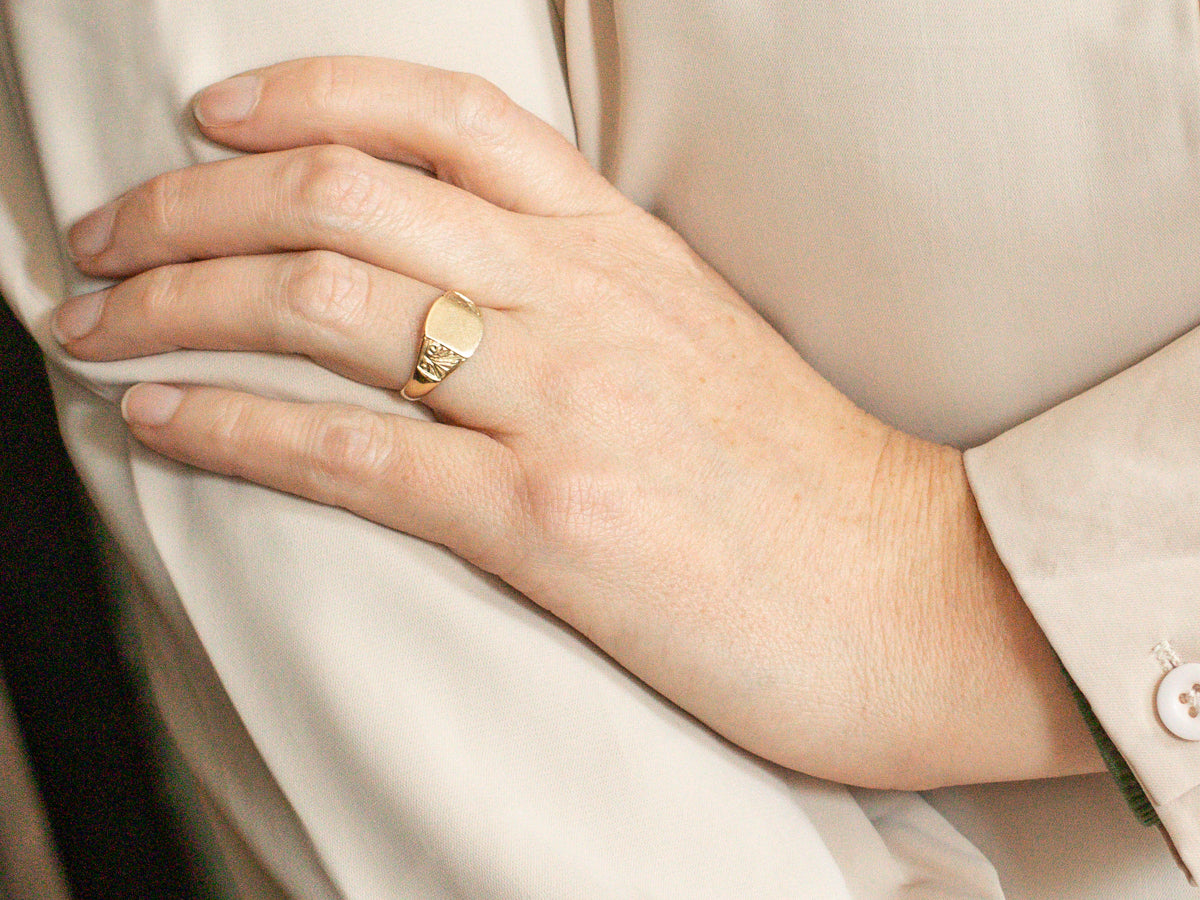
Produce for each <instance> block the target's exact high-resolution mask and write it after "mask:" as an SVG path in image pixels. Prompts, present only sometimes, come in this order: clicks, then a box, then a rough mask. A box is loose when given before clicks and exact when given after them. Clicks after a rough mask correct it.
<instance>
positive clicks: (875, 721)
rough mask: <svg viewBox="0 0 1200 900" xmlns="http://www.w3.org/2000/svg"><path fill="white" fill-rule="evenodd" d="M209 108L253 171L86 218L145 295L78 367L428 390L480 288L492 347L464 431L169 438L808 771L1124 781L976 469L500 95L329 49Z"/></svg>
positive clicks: (84, 321) (284, 419)
mask: <svg viewBox="0 0 1200 900" xmlns="http://www.w3.org/2000/svg"><path fill="white" fill-rule="evenodd" d="M251 107H252V108H251ZM234 112H239V113H240V114H241V117H240V118H239V117H238V116H234V115H233V113H234ZM197 117H198V119H199V120H200V121H201V124H202V127H203V128H204V131H205V133H206V134H207V135H209V136H210V137H211V138H213V139H214V140H217V141H220V142H222V143H224V144H227V145H229V146H231V147H234V148H237V149H240V150H245V151H251V153H250V155H246V156H242V157H239V158H236V159H232V160H227V161H223V162H218V163H213V164H207V165H199V166H194V167H192V168H189V169H185V170H182V171H178V172H171V173H168V174H165V175H162V176H160V177H158V178H156V179H154V180H152V181H150V182H149V183H147V184H145V185H142V186H141V187H138V188H136V189H134V190H132V191H131V192H129V193H128V194H126V195H125V196H123V197H121V198H119V199H118V200H117V201H115V202H114V203H112V204H110V205H109V206H107V207H105V208H104V209H102V210H100V211H98V212H97V213H94V214H92V216H90V217H89V218H88V219H86V220H84V221H83V222H82V223H80V224H79V225H77V226H76V227H75V229H73V231H72V234H71V243H72V248H73V251H74V253H75V254H76V257H77V260H78V265H79V267H80V268H81V269H82V270H83V271H84V272H86V273H88V274H91V275H95V276H101V277H107V278H113V279H118V278H125V279H127V280H125V281H123V282H121V283H120V284H118V285H116V286H115V287H113V288H112V289H110V290H109V291H107V292H102V293H100V294H96V295H91V296H89V297H85V298H77V299H74V300H71V301H69V302H68V303H67V304H65V305H64V307H63V308H62V310H60V312H59V314H58V318H57V320H56V323H57V327H58V329H59V332H60V334H61V335H62V336H63V339H64V343H65V346H66V348H67V350H68V351H69V352H71V353H72V354H74V355H76V356H78V357H80V358H84V359H94V360H106V359H116V358H125V357H130V356H137V355H144V354H150V353H158V352H162V351H165V350H169V349H174V348H180V347H187V348H204V349H230V350H232V349H253V350H265V351H272V352H278V353H299V354H305V355H307V356H309V357H311V358H312V359H313V360H315V361H317V362H318V363H320V364H321V365H324V366H326V367H327V368H329V369H331V370H334V371H336V372H339V373H342V374H345V375H348V376H349V377H351V378H354V379H357V380H359V381H361V382H364V383H369V384H372V385H378V386H383V387H388V388H393V389H398V388H400V386H401V385H402V384H403V383H404V382H405V381H406V380H407V378H408V375H409V373H410V372H411V370H412V366H413V362H414V358H415V354H416V351H417V344H418V335H419V333H420V329H421V323H422V321H423V318H424V315H425V313H426V311H427V309H428V308H429V305H430V303H431V302H432V301H433V299H434V298H435V297H436V296H437V295H438V294H440V293H441V291H442V290H444V289H449V288H452V289H455V290H458V291H461V292H462V293H464V294H466V295H467V296H469V297H471V298H472V299H473V300H474V301H475V302H476V303H477V304H478V305H479V307H480V309H481V311H482V316H483V324H484V337H483V342H482V345H481V346H480V348H479V350H478V352H477V353H476V355H475V356H473V357H472V358H471V359H469V360H468V361H466V362H465V363H463V365H462V366H461V368H460V369H459V370H457V371H456V372H454V373H453V374H451V375H450V376H449V377H448V378H447V379H446V381H445V383H443V384H442V385H440V386H439V387H437V388H436V389H435V390H434V391H433V392H432V393H430V394H429V395H428V396H427V397H426V398H425V400H424V402H425V403H426V405H427V406H428V407H429V408H430V409H431V410H432V411H433V413H434V414H435V416H436V417H437V419H438V421H437V422H429V421H423V420H419V419H415V418H410V417H404V416H386V415H380V414H377V413H373V412H369V411H366V410H363V409H358V408H352V407H348V406H335V405H305V404H289V403H283V402H278V401H272V400H268V399H264V398H260V397H256V396H252V395H249V394H245V393H237V392H233V391H228V390H218V389H215V388H208V387H179V386H162V385H141V386H137V387H134V388H132V389H131V390H130V392H129V393H128V394H127V395H126V398H125V401H124V404H123V409H124V412H125V415H126V418H127V419H128V421H129V423H130V426H131V428H132V429H133V433H134V434H135V435H136V436H137V438H138V439H139V440H141V441H143V442H144V443H145V444H146V445H148V446H149V447H151V448H153V449H155V450H156V451H158V452H160V453H163V454H166V455H167V456H170V457H173V458H175V459H178V460H182V461H184V462H187V463H190V464H192V465H196V466H200V467H203V468H206V469H211V470H213V471H216V472H221V473H227V474H231V475H235V476H238V477H241V478H246V479H249V480H252V481H256V482H259V483H262V484H266V485H269V486H272V487H275V488H278V489H280V490H284V491H289V492H293V493H296V494H300V495H302V496H305V497H309V498H312V499H314V500H317V501H319V502H322V503H329V504H335V505H338V506H343V507H345V508H347V509H349V510H351V511H353V512H355V513H357V514H359V515H362V516H365V517H367V518H370V519H373V520H375V521H377V522H379V523H381V524H383V525H386V526H388V527H390V528H396V529H400V530H403V531H406V532H409V533H411V534H414V535H417V536H419V537H422V538H425V539H428V540H431V541H436V542H438V543H441V544H444V545H445V546H447V547H448V548H450V549H451V550H452V551H454V552H455V553H457V554H459V555H460V556H462V557H463V558H464V559H467V560H469V561H470V562H472V563H474V564H476V565H478V566H480V567H481V568H483V569H486V570H488V571H490V572H493V573H495V574H496V575H498V576H499V577H501V578H503V579H504V580H505V581H507V582H509V583H510V584H512V585H513V586H514V587H516V588H518V589H519V590H521V591H522V592H524V593H525V594H526V595H528V596H529V597H530V598H531V599H532V600H534V601H535V602H537V603H539V604H540V605H542V606H543V607H545V608H546V609H547V610H549V611H550V612H551V613H553V614H554V615H556V616H559V617H560V618H562V619H563V620H564V621H566V622H568V623H569V624H570V625H572V626H574V627H575V628H576V629H578V630H579V631H580V632H582V633H583V634H584V635H586V636H587V637H588V638H590V639H591V640H592V641H594V642H595V643H596V644H597V645H598V646H599V647H600V648H601V649H603V650H604V651H605V652H607V653H609V654H611V655H612V656H613V657H614V658H615V659H617V660H618V661H619V662H620V663H622V664H623V665H624V666H626V667H627V668H628V669H629V670H630V671H631V672H633V673H634V674H636V675H637V676H639V677H640V678H642V679H643V680H645V681H646V682H647V683H648V684H649V685H650V686H652V687H653V688H655V689H657V690H659V691H661V692H662V693H664V694H665V695H666V696H668V697H670V698H671V699H672V700H674V701H675V702H677V703H679V704H680V705H681V706H683V707H684V708H686V709H687V710H689V711H690V712H692V713H693V714H695V715H696V716H698V717H699V718H700V719H702V720H703V721H705V722H706V723H708V724H709V725H710V726H711V727H713V728H714V729H716V730H717V731H719V732H720V733H722V734H724V735H726V736H727V737H728V738H729V739H731V740H733V741H734V742H736V743H738V744H740V745H742V746H744V747H746V748H748V749H749V750H752V751H754V752H756V753H759V754H761V755H763V756H765V757H766V758H768V759H770V760H773V761H775V762H778V763H781V764H783V765H786V766H791V767H794V768H798V769H801V770H803V771H806V772H808V773H810V774H814V775H818V776H822V777H827V778H833V779H836V780H840V781H846V782H852V783H859V784H866V785H872V786H899V787H926V786H933V785H937V784H945V783H951V782H955V781H974V780H984V779H994V778H1012V777H1031V776H1035V775H1044V774H1055V773H1059V772H1069V771H1082V770H1085V769H1090V768H1095V766H1096V760H1095V756H1094V751H1092V750H1091V744H1090V741H1089V740H1088V739H1087V737H1086V734H1085V732H1084V731H1083V729H1082V726H1081V725H1080V724H1079V722H1078V717H1077V715H1076V714H1075V713H1074V710H1073V709H1072V707H1071V701H1070V699H1069V697H1068V695H1067V693H1066V691H1065V688H1064V686H1063V683H1062V679H1061V676H1060V674H1059V671H1058V667H1057V663H1056V661H1055V660H1054V657H1053V654H1052V653H1051V652H1050V650H1049V648H1048V647H1047V646H1046V644H1045V641H1044V638H1042V636H1041V634H1040V632H1039V631H1038V630H1037V628H1036V626H1035V625H1034V623H1033V622H1032V620H1031V619H1030V617H1029V615H1028V613H1027V612H1026V611H1025V609H1024V607H1023V605H1022V604H1021V602H1020V600H1019V598H1018V597H1017V596H1016V594H1015V592H1014V591H1013V588H1012V585H1011V583H1009V581H1008V579H1007V576H1006V575H1005V573H1004V570H1003V568H1002V567H1001V566H1000V564H999V562H998V560H997V559H996V557H995V553H994V551H993V550H992V548H991V545H990V543H989V542H988V539H987V536H986V534H985V533H984V531H983V529H982V526H981V525H980V522H979V520H978V515H977V513H976V511H975V508H974V504H973V502H972V500H971V496H970V492H969V490H968V488H967V485H966V481H965V478H964V475H963V472H962V466H961V461H960V459H959V455H958V454H957V452H956V451H954V450H951V449H949V448H945V447H940V446H937V445H934V444H930V443H927V442H924V441H921V440H917V439H915V438H912V437H909V436H907V435H904V434H901V433H899V432H897V431H895V430H894V429H891V428H889V427H887V426H885V425H884V424H882V423H880V422H879V421H877V420H875V419H873V418H871V417H870V416H868V415H866V414H865V413H863V412H861V411H860V410H858V409H857V408H855V407H854V406H853V405H852V404H851V403H850V402H849V401H847V400H846V399H845V398H844V397H842V396H841V395H840V394H838V393H837V392H836V391H835V390H834V389H833V388H832V387H830V386H829V385H828V384H827V383H826V382H824V381H823V380H822V379H821V378H820V377H819V376H818V375H817V374H816V373H815V372H814V371H813V370H812V369H811V368H809V367H808V366H807V365H806V364H805V363H804V361H803V360H801V359H800V357H799V356H798V355H797V354H796V353H795V351H794V350H793V349H792V348H791V347H790V346H789V345H788V344H787V343H786V342H784V341H783V339H782V338H780V337H779V335H778V334H776V333H775V332H774V331H773V330H772V329H771V328H770V327H769V326H768V325H767V324H766V323H765V322H764V321H763V320H762V319H761V318H760V317H759V316H758V315H757V314H756V313H755V312H754V311H753V310H752V309H751V308H750V307H748V306H747V305H746V304H745V303H744V302H743V301H742V300H741V298H740V297H738V296H737V294H736V293H735V292H734V291H733V290H732V289H731V288H730V286H729V285H728V284H726V283H725V282H724V281H723V280H722V279H721V278H720V276H719V275H717V274H716V273H715V272H713V271H712V270H711V269H710V268H709V267H708V266H706V265H705V264H704V263H703V262H702V261H701V260H700V259H698V258H697V257H696V256H695V255H694V254H693V253H692V252H691V251H690V250H689V249H688V247H687V246H686V245H685V244H684V242H683V241H682V240H681V239H680V238H679V236H678V235H676V234H675V233H673V232H672V231H670V230H669V229H668V228H667V227H666V226H665V225H664V224H663V223H661V222H659V221H657V220H656V219H654V218H653V217H651V216H650V215H648V214H647V213H645V212H644V211H642V210H641V209H639V208H637V207H635V206H634V205H632V204H631V203H629V202H628V201H626V200H625V199H624V198H622V197H621V196H620V195H619V194H618V193H617V192H616V191H615V190H614V189H613V188H612V187H611V186H610V185H609V184H607V183H606V182H605V181H604V180H603V179H602V178H601V177H600V176H599V175H597V174H596V173H595V172H594V171H593V170H592V169H591V168H590V167H589V166H588V165H587V163H586V162H585V161H584V160H583V159H582V157H580V156H579V154H578V153H576V151H575V150H574V149H573V148H572V147H571V146H570V145H569V144H568V143H567V142H566V141H565V140H564V139H563V138H562V137H561V136H560V135H559V134H557V133H556V132H554V131H553V130H552V129H550V128H549V127H548V126H546V125H545V124H544V123H542V122H540V121H538V120H537V119H536V118H534V117H533V116H531V115H529V114H528V113H526V112H524V111H523V110H521V109H519V108H518V107H516V106H515V105H514V104H512V103H511V101H509V100H508V99H507V98H506V97H505V96H504V95H503V94H501V93H500V92H499V91H498V90H497V89H496V88H494V87H492V86H491V85H489V84H487V83H485V82H483V81H480V80H479V79H476V78H472V77H468V76H463V75H456V74H451V73H446V72H441V71H437V70H432V69H427V68H422V67H418V66H413V65H406V64H403V63H397V62H387V61H379V60H361V59H323V60H308V61H299V62H293V63H287V64H284V65H279V66H274V67H271V68H268V69H264V70H261V71H259V72H256V73H253V74H252V75H250V76H246V77H243V78H241V79H237V80H235V81H231V82H227V83H224V84H222V85H220V86H217V87H216V88H214V89H211V90H210V91H209V92H208V93H206V94H204V95H202V97H201V99H200V101H199V105H198V108H197ZM396 163H406V164H408V165H407V166H401V165H396ZM419 170H424V171H419ZM430 175H433V176H436V177H430ZM231 197H235V198H237V202H236V203H231V202H229V198H231Z"/></svg>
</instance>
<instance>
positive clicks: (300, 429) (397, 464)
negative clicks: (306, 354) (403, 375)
mask: <svg viewBox="0 0 1200 900" xmlns="http://www.w3.org/2000/svg"><path fill="white" fill-rule="evenodd" d="M121 413H122V415H123V416H124V417H125V420H126V421H127V422H128V423H129V426H130V428H131V429H132V431H133V434H134V436H135V437H136V438H137V439H138V440H139V441H141V442H142V443H143V444H145V445H146V446H147V447H149V448H150V449H152V450H154V451H156V452H158V453H161V454H163V455H164V456H168V457H170V458H172V459H175V460H178V461H180V462H183V463H187V464H188V465H192V466H196V467H198V468H201V469H207V470H208V471H211V472H216V473H218V474H221V475H230V476H234V477H237V478H242V479H245V480H247V481H252V482H255V483H257V484H261V485H264V486H266V487H270V488H275V489H276V490H280V491H285V492H287V493H289V494H295V495H297V496H300V497H306V498H308V499H310V500H315V501H316V502H318V503H324V504H327V505H330V506H339V507H342V508H343V509H347V510H349V511H350V512H352V513H355V514H356V515H360V516H362V517H363V518H366V519H370V520H372V521H375V522H378V523H380V524H381V525H385V526H387V527H388V528H393V529H396V530H397V531H403V532H406V533H407V534H411V535H414V536H416V537H420V538H424V539H425V540H428V541H433V542H434V543H438V544H444V545H445V546H446V547H448V548H449V549H450V550H452V551H453V552H455V553H456V554H458V555H459V556H461V557H463V558H464V559H466V560H468V561H470V562H472V563H474V564H475V565H478V566H480V567H481V568H483V569H486V570H488V571H490V572H493V573H495V574H498V575H500V576H501V577H503V575H504V574H505V572H506V571H507V569H508V567H509V563H511V561H513V560H515V559H519V558H520V556H521V547H520V546H518V544H519V541H520V536H521V531H522V529H520V528H519V527H518V522H519V520H518V515H519V504H518V503H517V502H516V501H515V500H514V498H515V497H516V496H517V493H516V490H515V488H516V472H517V471H518V468H517V466H516V465H515V464H514V462H513V459H512V454H511V451H510V450H509V449H508V448H507V447H505V446H503V445H502V444H500V443H498V442H496V441H495V440H493V439H492V438H490V437H488V436H486V435H483V434H480V433H479V432H476V431H470V430H468V429H465V428H457V427H454V426H450V425H442V424H437V423H433V422H426V421H423V420H420V419H410V418H406V417H403V416H389V415H382V414H379V413H374V412H370V411H369V410H365V409H362V408H361V407H355V406H346V405H340V404H308V403H288V402H283V401H278V400H267V399H264V398H262V397H258V396H255V395H252V394H244V393H239V392H236V391H228V390H223V389H218V388H208V387H186V388H184V387H174V386H169V385H161V384H139V385H135V386H134V387H132V388H130V389H129V390H128V391H127V392H126V393H125V397H124V399H123V400H122V402H121Z"/></svg>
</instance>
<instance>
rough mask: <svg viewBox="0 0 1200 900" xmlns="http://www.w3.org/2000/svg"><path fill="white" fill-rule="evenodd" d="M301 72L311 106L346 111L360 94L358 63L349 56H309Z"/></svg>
mask: <svg viewBox="0 0 1200 900" xmlns="http://www.w3.org/2000/svg"><path fill="white" fill-rule="evenodd" d="M303 76H304V80H305V82H306V83H307V84H308V85H309V91H308V101H309V105H310V106H311V107H312V108H313V109H321V110H328V111H330V112H335V113H336V112H344V111H348V110H351V109H353V108H354V107H355V106H356V105H357V102H358V99H359V97H360V96H361V91H360V84H361V78H360V75H359V67H358V66H357V65H355V63H354V62H353V61H351V60H348V59H345V58H342V57H330V56H326V57H319V58H317V59H311V60H308V61H307V62H306V63H305V65H304V72H303Z"/></svg>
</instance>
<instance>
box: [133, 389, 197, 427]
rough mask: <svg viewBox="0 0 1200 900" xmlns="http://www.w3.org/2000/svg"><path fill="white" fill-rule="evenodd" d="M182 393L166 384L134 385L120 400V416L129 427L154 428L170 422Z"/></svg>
mask: <svg viewBox="0 0 1200 900" xmlns="http://www.w3.org/2000/svg"><path fill="white" fill-rule="evenodd" d="M182 401H183V391H181V390H180V389H179V388H177V387H171V386H170V385H168V384H135V385H134V386H133V387H131V388H130V389H129V390H127V391H126V392H125V396H124V397H123V398H122V399H121V415H122V416H123V417H124V418H125V421H126V422H128V423H129V424H130V425H141V426H143V427H146V428H156V427H158V426H159V425H165V424H167V422H169V421H171V416H173V415H175V410H177V409H179V404H180V403H181V402H182Z"/></svg>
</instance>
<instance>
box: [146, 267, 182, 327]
mask: <svg viewBox="0 0 1200 900" xmlns="http://www.w3.org/2000/svg"><path fill="white" fill-rule="evenodd" d="M179 280H180V269H179V267H178V266H173V265H170V266H159V267H158V268H157V269H151V270H150V271H148V272H144V273H142V274H141V275H139V276H138V278H137V282H138V293H137V303H138V307H139V310H140V312H141V314H142V317H143V319H144V321H146V322H152V323H153V322H163V321H169V320H170V319H171V318H172V317H173V316H174V315H175V314H176V311H177V306H178V301H179V290H180V284H179Z"/></svg>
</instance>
